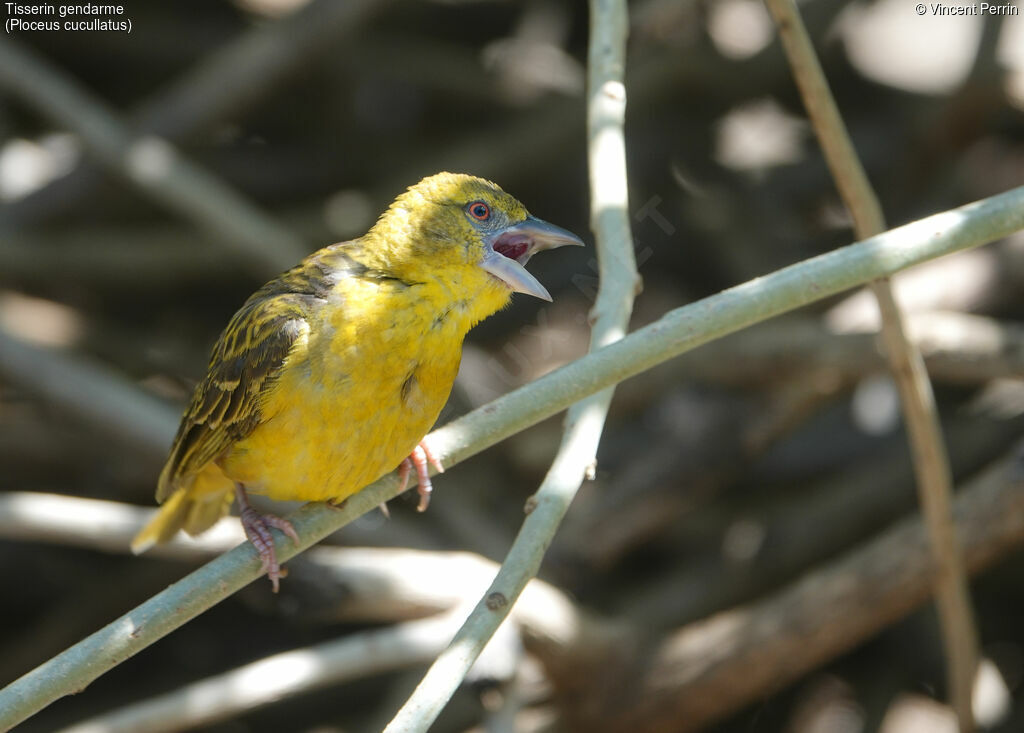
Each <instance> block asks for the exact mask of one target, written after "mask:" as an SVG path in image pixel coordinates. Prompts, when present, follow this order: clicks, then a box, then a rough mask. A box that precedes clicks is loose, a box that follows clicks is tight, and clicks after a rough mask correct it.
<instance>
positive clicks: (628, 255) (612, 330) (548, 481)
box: [385, 0, 638, 733]
mask: <svg viewBox="0 0 1024 733" xmlns="http://www.w3.org/2000/svg"><path fill="white" fill-rule="evenodd" d="M628 28H629V18H628V15H627V13H626V4H625V0H591V2H590V44H589V53H588V61H587V100H588V101H587V143H588V145H587V147H588V158H589V163H590V198H591V209H592V214H591V227H592V228H593V230H594V234H595V236H596V239H597V252H598V263H599V268H600V272H599V275H600V286H599V290H598V294H597V300H596V302H595V303H594V308H593V311H592V314H591V316H592V320H593V323H594V326H593V329H592V331H591V335H590V351H591V353H593V352H594V351H595V350H598V349H600V348H601V347H602V346H605V345H608V344H611V343H614V342H616V341H618V340H620V339H621V338H622V337H623V336H624V335H625V333H626V331H627V329H628V327H629V318H630V315H631V314H632V312H633V298H634V294H635V292H636V284H637V280H638V276H637V272H636V260H635V258H634V256H633V234H632V232H631V230H630V225H629V197H628V191H627V189H628V187H627V176H626V142H625V135H624V132H623V126H624V125H625V119H626V87H625V86H624V84H623V81H624V73H625V60H626V36H627V33H628ZM613 393H614V387H609V388H608V389H604V390H602V391H600V392H597V393H595V394H592V395H589V396H588V397H586V398H584V399H582V400H580V401H579V402H577V403H576V404H574V405H572V407H570V408H569V414H568V415H567V416H566V421H565V429H564V431H563V433H562V441H561V445H560V446H559V449H558V454H557V455H556V456H555V459H554V461H553V463H552V465H551V468H550V469H549V470H548V473H547V475H546V476H545V477H544V481H543V482H542V483H541V485H540V488H539V489H538V490H537V492H536V494H534V495H533V496H532V497H531V498H530V500H529V502H528V506H527V516H526V519H525V521H524V522H523V525H522V527H521V528H520V530H519V534H518V535H517V536H516V539H515V541H514V542H513V543H512V547H511V548H510V549H509V552H508V555H507V556H506V557H505V561H504V562H503V563H502V565H501V569H500V570H498V574H497V575H496V576H495V578H494V582H492V583H491V586H490V588H488V589H487V592H486V593H485V594H484V596H483V598H481V599H480V601H479V602H478V603H477V605H476V607H475V608H474V609H473V611H472V613H471V614H470V616H469V618H467V619H466V622H465V623H464V624H463V625H462V628H460V629H459V631H458V633H456V634H455V638H454V639H452V643H451V645H450V646H449V647H448V648H447V649H445V650H444V651H443V652H442V653H441V654H440V655H439V656H438V658H437V659H436V660H435V661H434V663H433V664H432V665H431V667H430V669H429V670H428V671H427V674H426V676H425V677H424V678H423V680H422V681H421V682H420V684H419V685H418V686H417V687H416V689H415V690H414V691H413V694H412V696H410V698H409V699H408V700H407V701H406V703H405V704H404V705H403V706H402V708H401V709H400V710H399V711H398V713H397V714H396V715H395V717H394V718H393V719H392V721H391V722H390V723H389V724H388V726H387V728H385V733H425V731H426V730H427V729H428V728H429V727H430V725H431V724H432V723H433V722H434V721H435V720H436V719H437V716H438V715H439V714H440V713H441V710H443V709H444V706H445V705H446V704H447V703H448V700H450V699H451V696H452V695H453V694H455V691H456V690H457V689H458V687H459V685H461V684H462V680H464V679H465V677H466V675H467V674H468V673H469V670H470V668H471V667H472V666H473V662H475V661H476V659H477V657H479V656H480V653H481V652H482V651H483V649H484V647H485V646H486V645H487V642H488V641H489V640H490V638H491V637H492V636H493V635H494V633H495V632H496V631H497V630H498V627H499V626H500V625H501V623H502V622H503V621H504V620H505V618H506V617H507V616H508V614H509V612H510V611H511V610H512V605H513V604H514V603H515V602H516V600H517V599H518V598H519V596H520V594H521V593H522V592H523V589H524V588H525V587H526V584H527V583H528V582H529V581H530V579H531V578H533V577H534V576H536V574H537V571H538V570H539V569H540V564H541V561H542V560H543V558H544V552H545V551H546V550H547V548H548V546H549V545H550V544H551V540H552V538H553V537H554V536H555V532H556V531H557V530H558V526H559V524H561V521H562V517H564V516H565V513H566V512H567V511H568V509H569V504H570V503H572V500H573V498H574V497H575V496H576V492H577V491H579V488H580V485H581V484H582V483H583V480H584V479H585V478H586V477H587V476H592V475H593V472H594V466H595V464H596V462H597V446H598V443H599V442H600V440H601V433H602V432H603V431H604V423H605V418H606V417H607V415H608V407H609V405H610V404H611V400H612V395H613Z"/></svg>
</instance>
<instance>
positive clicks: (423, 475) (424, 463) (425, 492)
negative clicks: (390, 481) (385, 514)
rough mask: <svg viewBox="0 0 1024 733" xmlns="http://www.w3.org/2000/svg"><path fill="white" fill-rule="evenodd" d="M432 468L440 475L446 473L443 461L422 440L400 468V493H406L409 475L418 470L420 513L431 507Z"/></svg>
mask: <svg viewBox="0 0 1024 733" xmlns="http://www.w3.org/2000/svg"><path fill="white" fill-rule="evenodd" d="M428 464H429V465H428ZM430 466H433V467H434V468H436V469H437V472H438V473H444V466H442V465H441V461H440V460H439V459H438V458H437V456H435V455H434V454H433V453H432V452H431V450H430V448H429V447H427V442H426V441H425V440H421V441H420V444H419V445H417V446H416V447H415V448H413V449H412V453H410V454H409V457H408V458H406V459H405V460H404V461H402V464H401V465H400V466H399V467H398V480H399V481H401V482H402V486H401V488H399V490H398V491H399V492H402V491H405V487H406V486H407V485H408V483H409V474H410V473H411V472H412V469H413V468H415V469H416V480H417V481H418V482H419V486H418V487H417V488H416V491H417V492H418V493H419V495H420V503H419V504H417V505H416V511H418V512H425V511H427V507H428V506H430V494H431V492H432V491H433V490H434V486H433V484H431V483H430Z"/></svg>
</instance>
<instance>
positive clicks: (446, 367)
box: [221, 288, 465, 501]
mask: <svg viewBox="0 0 1024 733" xmlns="http://www.w3.org/2000/svg"><path fill="white" fill-rule="evenodd" d="M409 289H410V290H411V288H409ZM403 295H412V294H406V293H404V292H403V291H402V290H399V292H397V293H392V294H391V297H377V298H371V297H368V295H367V294H366V293H364V292H361V291H360V290H358V289H356V290H353V292H351V293H350V294H348V296H347V297H342V298H339V299H338V301H337V302H336V303H334V304H329V305H328V306H326V307H325V308H324V309H322V311H321V312H320V313H317V314H314V316H313V317H312V319H311V322H310V336H309V342H308V346H307V348H306V351H305V353H303V354H297V355H295V357H294V358H291V359H289V361H288V362H287V363H286V365H285V368H284V369H283V370H282V373H281V374H280V376H279V377H278V380H277V382H276V383H275V384H274V386H273V388H272V389H271V390H269V391H268V393H267V395H266V398H265V399H264V402H263V405H262V414H263V418H264V419H263V422H262V423H261V424H260V425H259V426H258V427H257V428H256V430H254V431H253V433H252V434H250V435H249V436H248V437H247V438H245V439H244V440H242V441H239V442H238V443H236V444H235V445H234V446H232V448H231V449H229V451H228V453H227V454H226V455H225V456H224V458H223V459H222V461H221V465H222V469H223V470H224V472H225V473H226V474H227V475H228V476H229V477H230V478H233V479H234V480H236V481H241V482H243V483H244V484H246V486H247V487H248V488H250V489H251V490H253V491H255V492H256V493H263V494H266V495H268V496H270V497H271V498H275V499H292V500H304V501H309V500H322V499H340V498H344V497H346V496H349V495H351V494H352V493H354V492H356V491H358V490H359V489H360V488H362V487H363V486H365V485H366V484H368V483H370V482H372V481H374V480H375V479H377V478H379V477H380V476H382V475H383V474H385V473H387V472H389V471H391V470H394V469H395V468H396V467H397V466H398V464H399V463H401V461H402V460H403V459H404V458H405V457H406V456H407V455H408V454H409V453H410V452H411V451H412V449H413V448H414V447H415V445H416V444H417V443H418V442H419V441H420V440H421V439H422V438H423V436H424V435H425V434H426V432H427V431H428V430H429V429H430V427H431V426H432V425H433V423H434V421H435V420H436V419H437V416H438V414H439V413H440V411H441V408H442V407H443V406H444V404H445V402H446V401H447V399H448V395H449V393H450V392H451V387H452V384H453V382H454V381H455V376H456V374H457V373H458V369H459V361H460V358H461V350H462V339H463V336H464V335H465V330H463V329H461V328H460V327H459V324H458V323H457V322H456V321H455V319H454V318H453V317H452V315H451V313H449V314H447V315H446V314H445V309H444V308H436V307H434V308H431V307H427V306H428V305H429V304H424V303H423V302H422V300H417V299H416V298H411V297H404V298H403V297H401V296H403Z"/></svg>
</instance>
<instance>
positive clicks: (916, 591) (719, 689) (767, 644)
mask: <svg viewBox="0 0 1024 733" xmlns="http://www.w3.org/2000/svg"><path fill="white" fill-rule="evenodd" d="M1021 476H1022V474H1021V453H1020V448H1019V446H1018V448H1017V450H1015V451H1013V452H1012V453H1011V455H1009V456H1007V457H1006V458H1005V459H1003V460H1000V461H998V462H996V464H994V465H993V466H992V467H990V468H989V469H986V470H985V472H984V473H983V474H981V475H979V476H978V477H976V478H975V479H973V480H972V481H971V482H969V484H968V486H966V487H965V488H964V490H963V491H962V492H960V493H959V494H958V495H957V498H956V502H955V508H956V517H957V528H958V530H959V532H960V534H961V536H962V537H963V539H964V549H965V553H966V560H967V566H968V567H969V568H970V569H971V571H972V572H977V571H980V570H982V569H983V568H985V567H986V566H988V565H990V564H991V563H993V562H994V561H995V560H997V559H998V558H1000V557H1002V556H1004V555H1006V554H1007V553H1008V552H1010V551H1011V550H1013V549H1014V548H1015V547H1019V546H1020V545H1021V544H1022V542H1024V482H1022V480H1021ZM940 572H941V568H940V567H938V566H937V565H936V563H935V561H934V557H933V555H932V553H931V552H930V550H929V538H928V533H927V529H926V527H925V526H924V525H923V523H922V521H921V519H920V518H914V519H910V520H907V521H904V522H901V523H899V524H897V525H896V526H895V527H893V528H891V529H889V530H887V531H886V532H885V533H884V534H882V535H881V536H879V537H878V538H877V539H875V540H873V541H872V542H870V543H869V544H867V545H866V546H864V547H862V548H861V549H857V550H854V551H852V552H849V553H847V554H845V555H843V556H842V557H840V558H838V559H836V560H834V561H833V562H831V563H829V564H827V565H826V566H825V567H823V568H822V569H820V570H817V571H815V572H812V573H809V574H807V575H805V576H803V577H802V578H801V579H800V580H798V581H796V582H794V583H792V584H790V585H789V586H787V587H785V588H784V589H782V590H781V591H779V592H777V593H775V594H773V595H772V596H769V597H768V598H766V599H764V600H762V601H758V602H756V603H753V604H749V605H746V606H741V607H738V608H735V609H732V610H730V611H726V612H723V613H720V614H717V615H715V616H712V617H710V618H708V619H704V620H701V621H698V622H695V623H692V624H689V625H687V626H684V627H682V628H680V629H678V630H677V631H676V632H675V633H673V634H671V635H669V636H668V637H666V638H665V639H664V640H663V641H661V642H660V643H659V644H658V645H657V647H656V648H654V649H652V650H650V651H649V652H646V653H644V654H643V655H642V658H640V659H637V658H636V656H637V655H634V659H632V660H629V661H627V662H626V663H622V662H621V660H620V659H618V658H616V659H615V660H614V662H615V663H614V664H612V663H610V662H609V660H608V659H597V660H592V661H591V668H592V669H597V670H608V671H609V672H611V673H613V674H622V670H627V672H626V673H625V674H627V675H628V678H625V679H624V678H618V677H616V678H613V679H611V680H609V679H608V675H605V677H604V678H603V679H600V680H598V676H597V675H580V674H579V673H578V671H577V672H576V674H575V677H574V678H573V677H572V676H569V675H562V676H561V677H559V678H556V679H555V683H556V685H557V686H558V687H560V688H561V691H562V692H563V693H564V694H566V695H569V696H570V699H578V700H586V701H588V702H590V701H595V700H597V701H599V702H600V704H598V705H596V706H595V705H581V706H580V707H579V713H580V716H581V717H580V718H577V719H576V720H573V721H571V722H572V723H573V725H568V726H567V728H568V729H570V730H588V731H594V732H595V733H630V732H632V731H644V733H688V732H689V731H697V730H700V729H701V728H703V727H704V726H706V725H708V724H710V723H711V722H713V721H715V720H719V719H721V718H723V717H724V716H725V715H727V714H729V713H731V712H734V711H736V710H737V709H739V708H740V707H742V706H743V705H746V704H749V703H751V702H753V701H755V700H757V699H759V698H762V697H763V696H765V695H768V694H771V693H772V692H774V691H776V690H779V689H782V688H784V687H785V686H786V685H788V684H790V683H791V682H792V681H793V680H795V679H798V678H799V677H800V676H802V675H804V674H806V673H807V672H808V671H810V670H812V669H814V668H816V667H818V666H820V665H821V664H823V663H824V662H826V661H827V660H829V659H833V658H834V657H836V656H837V655H839V654H842V653H843V652H845V651H847V650H849V649H851V648H853V647H854V646H856V645H857V644H859V643H861V642H863V641H864V640H865V639H868V638H870V637H871V636H873V635H874V634H876V633H878V632H879V631H881V630H882V629H884V628H886V627H887V626H889V625H891V624H893V623H894V622H896V621H897V620H899V619H901V618H903V617H905V616H907V615H908V614H910V613H911V612H912V611H914V610H915V609H916V608H917V607H919V606H920V605H921V604H923V603H925V602H927V601H928V599H929V597H930V596H931V593H932V588H933V586H934V583H935V579H936V575H937V574H939V573H940ZM634 648H637V647H636V646H635V647H634ZM534 651H536V650H534ZM542 661H544V664H545V667H546V668H547V669H548V670H549V671H550V670H552V669H554V670H556V671H557V670H558V667H557V661H558V660H557V657H556V658H555V660H554V662H555V663H554V664H551V663H549V662H548V660H547V659H546V658H542ZM630 662H632V664H630ZM595 683H596V685H597V686H595ZM602 683H603V684H602ZM567 712H570V713H571V712H572V710H569V711H567Z"/></svg>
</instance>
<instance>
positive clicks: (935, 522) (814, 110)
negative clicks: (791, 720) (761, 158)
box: [766, 0, 978, 733]
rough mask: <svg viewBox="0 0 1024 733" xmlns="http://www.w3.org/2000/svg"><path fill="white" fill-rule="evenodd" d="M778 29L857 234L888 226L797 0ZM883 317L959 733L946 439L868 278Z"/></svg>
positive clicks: (961, 697) (966, 687)
mask: <svg viewBox="0 0 1024 733" xmlns="http://www.w3.org/2000/svg"><path fill="white" fill-rule="evenodd" d="M766 2H767V4H768V8H769V9H770V10H771V12H772V15H773V16H774V17H775V22H776V24H777V25H778V27H779V35H780V36H781V38H782V43H783V46H784V47H785V49H786V55H787V56H788V57H789V61H790V65H791V66H792V67H793V75H794V77H795V78H796V81H797V85H798V86H799V87H800V93H801V95H802V96H803V99H804V104H805V105H806V107H807V112H808V114H809V115H810V117H811V121H812V123H813V125H814V130H815V132H816V133H817V135H818V139H819V141H820V142H821V147H822V149H823V150H824V152H825V157H826V159H827V160H828V164H829V168H830V169H831V170H832V177H833V178H834V179H835V181H836V185H837V186H838V187H839V191H840V193H841V194H842V197H843V200H844V201H845V202H846V205H847V206H848V207H849V209H850V212H851V213H852V214H853V220H854V228H855V230H856V232H857V236H858V237H869V236H872V235H874V234H877V233H879V232H881V231H883V230H884V229H885V219H884V217H883V215H882V208H881V206H880V205H879V203H878V198H877V197H876V196H875V192H874V190H873V189H872V188H871V184H870V182H869V181H868V178H867V175H866V174H865V172H864V169H863V167H862V166H861V164H860V160H859V159H858V157H857V153H856V151H855V150H854V148H853V143H852V142H851V141H850V138H849V135H848V134H847V131H846V126H845V125H844V124H843V120H842V117H841V116H840V114H839V110H838V109H837V107H836V103H835V100H834V99H833V97H832V93H831V91H830V90H829V87H828V82H827V81H826V79H825V74H824V72H823V71H822V69H821V64H819V63H818V58H817V56H816V55H815V52H814V47H813V46H812V45H811V41H810V38H809V37H808V35H807V30H806V28H804V25H803V21H802V20H801V18H800V12H799V11H798V10H797V7H796V3H795V2H794V0H766ZM870 286H871V291H872V292H873V293H874V295H875V298H876V299H877V301H878V308H879V311H880V312H881V316H882V339H883V341H884V343H885V347H886V353H887V355H888V358H889V369H890V371H891V372H892V375H893V378H894V379H895V381H896V386H897V387H898V389H899V393H900V401H901V404H902V406H903V418H904V421H905V423H906V427H907V433H908V435H909V438H910V446H911V453H912V455H913V459H914V472H915V474H916V476H917V487H918V495H919V498H920V502H921V506H922V509H923V511H924V516H925V523H926V526H927V527H928V535H929V537H930V539H931V548H932V552H933V553H934V558H935V563H936V565H937V567H938V568H939V572H937V573H936V575H935V592H936V596H937V602H938V609H939V621H940V626H941V629H942V643H943V647H944V649H945V653H946V662H947V665H948V686H949V694H950V696H951V697H952V702H953V708H954V710H955V711H956V714H957V718H958V720H959V724H960V730H961V732H962V733H967V732H968V731H971V730H974V717H973V713H972V710H971V691H972V687H973V684H974V672H975V669H976V668H977V665H978V638H977V629H976V628H975V623H974V613H973V611H972V609H971V602H970V593H969V590H968V587H967V574H966V571H965V570H964V566H963V559H962V557H961V553H960V549H959V546H958V544H957V539H956V531H955V527H954V524H953V509H952V494H953V474H952V471H951V470H950V467H949V456H948V455H947V453H946V448H945V445H944V444H943V439H942V429H941V428H940V426H939V418H938V414H937V412H936V408H935V395H934V393H933V392H932V385H931V382H930V381H929V380H928V372H927V371H926V370H925V367H924V359H923V358H922V357H921V352H920V351H919V350H918V348H917V346H916V345H915V344H914V343H913V342H911V340H910V339H909V338H908V337H907V332H906V326H905V324H904V320H903V314H902V313H901V311H900V308H899V306H898V305H897V303H896V298H895V296H894V295H893V291H892V286H891V284H890V282H889V280H888V279H885V278H883V279H878V280H875V281H873V282H872V283H871V284H870Z"/></svg>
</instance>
